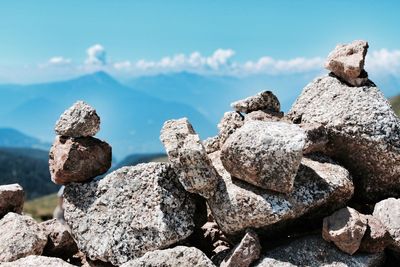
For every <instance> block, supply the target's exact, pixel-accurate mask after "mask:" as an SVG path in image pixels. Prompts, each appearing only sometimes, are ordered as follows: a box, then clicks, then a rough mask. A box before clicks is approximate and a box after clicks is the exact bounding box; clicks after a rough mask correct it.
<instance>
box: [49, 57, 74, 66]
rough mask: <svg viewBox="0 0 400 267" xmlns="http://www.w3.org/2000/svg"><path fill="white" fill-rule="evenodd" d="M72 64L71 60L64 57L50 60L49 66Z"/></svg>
mask: <svg viewBox="0 0 400 267" xmlns="http://www.w3.org/2000/svg"><path fill="white" fill-rule="evenodd" d="M70 63H71V59H69V58H64V57H52V58H50V59H49V61H48V64H49V65H68V64H70Z"/></svg>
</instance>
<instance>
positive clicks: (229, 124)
mask: <svg viewBox="0 0 400 267" xmlns="http://www.w3.org/2000/svg"><path fill="white" fill-rule="evenodd" d="M243 124H244V117H243V116H242V115H241V114H240V113H239V112H233V111H229V112H225V113H224V116H223V117H222V119H221V121H220V122H219V123H218V129H219V133H218V137H219V146H220V147H222V146H223V144H224V143H225V141H226V139H228V137H229V136H230V135H231V134H232V133H233V132H234V131H235V130H236V129H238V128H240V127H242V126H243Z"/></svg>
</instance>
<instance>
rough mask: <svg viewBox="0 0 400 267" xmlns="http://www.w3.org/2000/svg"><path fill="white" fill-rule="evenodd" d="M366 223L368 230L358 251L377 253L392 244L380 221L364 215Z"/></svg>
mask: <svg viewBox="0 0 400 267" xmlns="http://www.w3.org/2000/svg"><path fill="white" fill-rule="evenodd" d="M364 216H365V218H366V219H367V221H368V228H367V231H366V232H365V234H364V237H363V239H362V241H361V245H360V249H359V251H363V252H367V253H378V252H382V251H384V250H385V248H386V247H387V246H389V245H390V244H391V243H392V238H391V237H390V234H389V232H388V231H387V229H386V227H385V226H384V225H383V224H382V223H381V221H380V220H378V219H377V218H375V217H374V216H371V215H364Z"/></svg>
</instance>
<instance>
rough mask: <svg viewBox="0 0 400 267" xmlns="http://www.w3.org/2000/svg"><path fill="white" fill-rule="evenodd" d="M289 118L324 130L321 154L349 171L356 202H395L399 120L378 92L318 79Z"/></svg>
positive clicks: (399, 192)
mask: <svg viewBox="0 0 400 267" xmlns="http://www.w3.org/2000/svg"><path fill="white" fill-rule="evenodd" d="M288 117H289V118H291V119H292V120H293V121H294V122H297V123H300V122H301V123H319V124H323V125H324V126H325V129H326V131H327V133H328V140H329V142H328V144H327V145H326V150H325V153H326V154H327V155H329V156H330V157H332V158H334V159H335V160H337V161H338V162H339V163H340V164H342V165H343V166H344V167H346V168H347V169H348V170H349V171H350V173H351V174H352V176H353V178H354V183H355V185H356V186H355V188H356V192H355V194H356V197H357V198H358V199H360V200H363V201H366V202H375V201H376V200H380V199H382V198H385V197H387V196H400V119H399V118H398V117H397V116H396V114H395V113H394V112H393V110H392V109H391V106H390V104H389V103H388V101H387V100H386V99H385V97H384V96H383V94H382V93H381V92H380V91H379V89H378V88H377V87H375V86H374V85H368V86H363V87H349V86H348V85H346V84H344V83H342V82H341V81H340V80H338V79H337V78H335V77H331V76H325V77H321V78H317V79H316V80H314V81H313V82H312V83H310V84H309V85H307V86H306V88H305V89H304V91H303V92H302V94H301V95H300V96H299V97H298V99H297V100H296V102H295V103H294V105H293V106H292V108H291V110H290V112H289V113H288Z"/></svg>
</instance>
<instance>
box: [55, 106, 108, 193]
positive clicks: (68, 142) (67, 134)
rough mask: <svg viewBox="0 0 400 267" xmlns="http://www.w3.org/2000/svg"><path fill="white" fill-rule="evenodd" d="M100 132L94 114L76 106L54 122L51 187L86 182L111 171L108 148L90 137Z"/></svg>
mask: <svg viewBox="0 0 400 267" xmlns="http://www.w3.org/2000/svg"><path fill="white" fill-rule="evenodd" d="M99 130H100V118H99V116H98V115H97V113H96V110H95V109H93V108H92V107H91V106H89V105H88V104H86V103H85V102H83V101H78V102H76V103H75V104H74V105H73V106H72V107H70V108H69V109H67V110H66V111H65V112H64V113H63V114H62V115H61V117H60V119H59V120H58V121H57V123H56V126H55V131H56V133H57V137H56V139H55V141H54V143H53V146H52V147H51V150H50V160H49V166H50V173H51V179H52V180H53V182H54V183H56V184H60V185H65V184H68V183H71V182H87V181H90V180H92V179H93V178H95V177H96V176H98V175H101V174H103V173H105V172H107V171H108V169H109V168H110V167H111V146H110V145H109V144H107V143H106V142H104V141H101V140H99V139H97V138H94V137H93V136H94V135H96V133H97V132H98V131H99Z"/></svg>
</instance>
